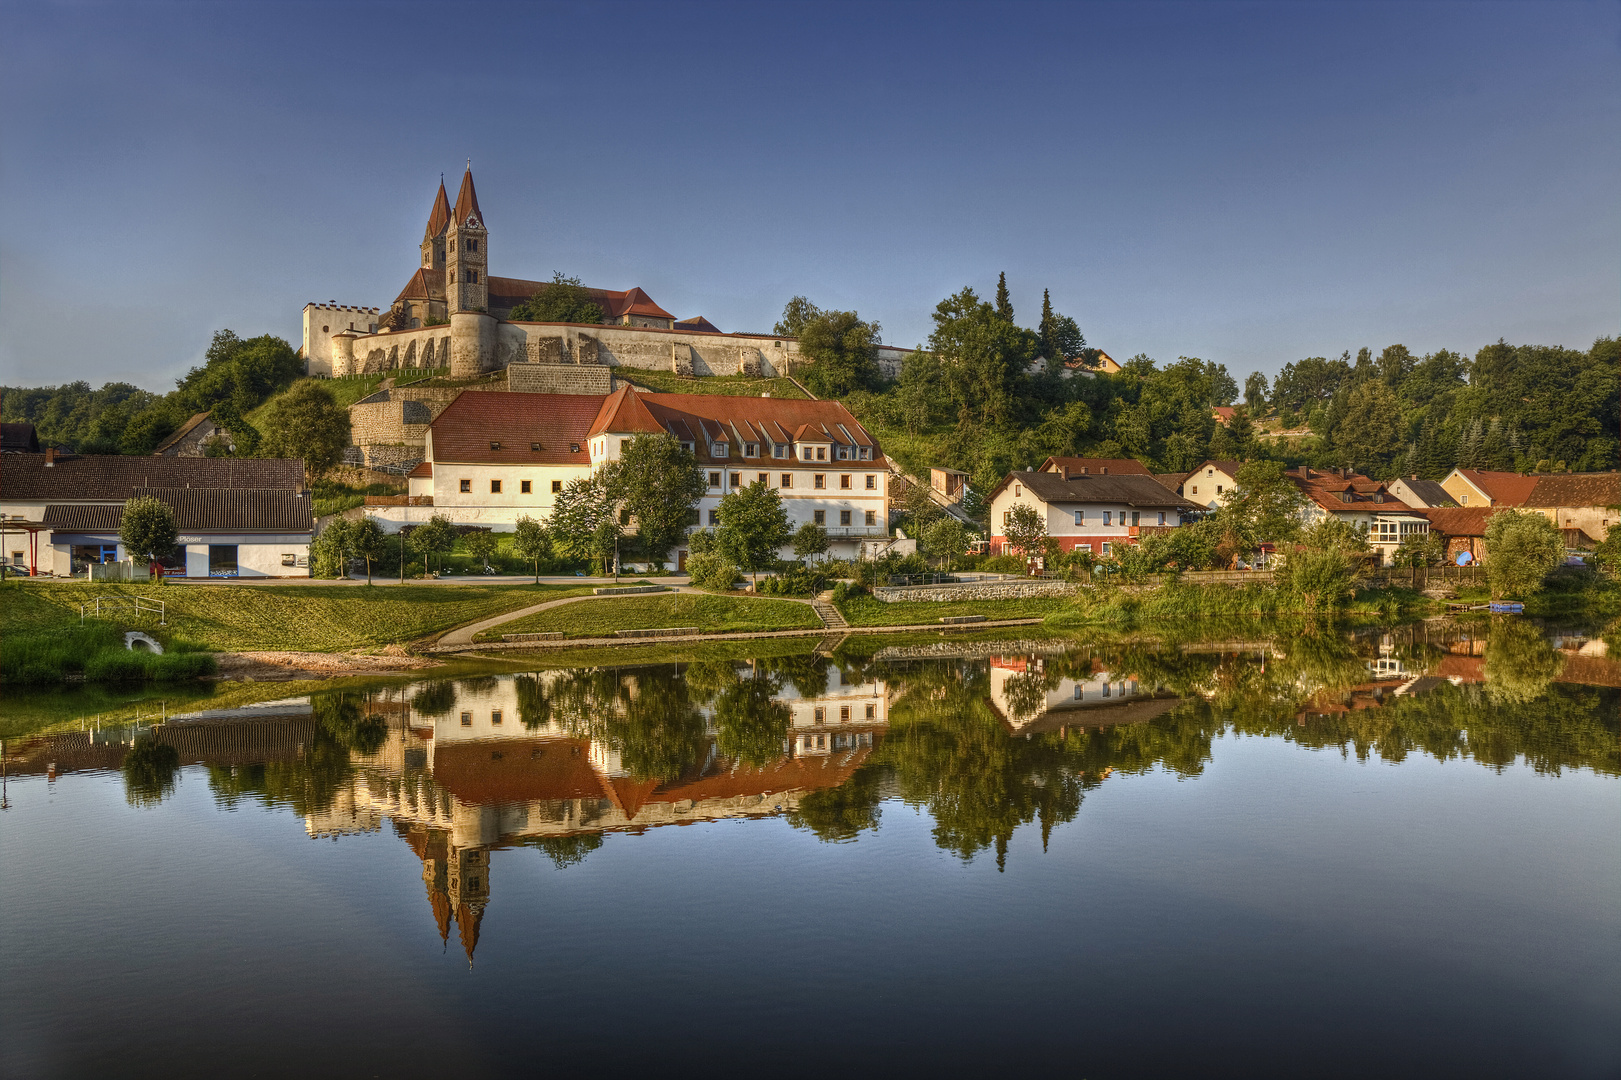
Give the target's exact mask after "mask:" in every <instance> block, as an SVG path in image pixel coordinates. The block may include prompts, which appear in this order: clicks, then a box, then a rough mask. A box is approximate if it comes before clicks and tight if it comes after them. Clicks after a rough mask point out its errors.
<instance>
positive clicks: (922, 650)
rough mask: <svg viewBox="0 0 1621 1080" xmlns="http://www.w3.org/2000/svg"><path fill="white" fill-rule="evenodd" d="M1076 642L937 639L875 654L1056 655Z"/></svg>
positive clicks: (878, 656)
mask: <svg viewBox="0 0 1621 1080" xmlns="http://www.w3.org/2000/svg"><path fill="white" fill-rule="evenodd" d="M1073 645H1074V642H1068V641H1031V640H1029V639H1027V638H1021V639H1018V640H1010V641H963V642H954V641H936V642H931V643H929V644H927V645H886V646H885V647H884V648H882V649H879V650H878V651H877V652H875V653H873V654H872V658H873V659H874V660H962V659H966V658H970V657H982V656H1026V655H1030V654H1032V653H1041V654H1046V655H1056V654H1058V653H1062V652H1065V651H1066V650H1068V649H1069V648H1071V647H1072V646H1073Z"/></svg>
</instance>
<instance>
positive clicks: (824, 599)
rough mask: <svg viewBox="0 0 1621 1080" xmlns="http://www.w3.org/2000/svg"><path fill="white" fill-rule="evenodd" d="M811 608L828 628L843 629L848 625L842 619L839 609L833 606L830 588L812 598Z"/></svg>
mask: <svg viewBox="0 0 1621 1080" xmlns="http://www.w3.org/2000/svg"><path fill="white" fill-rule="evenodd" d="M811 610H813V611H815V612H816V615H817V617H818V618H820V619H821V620H822V625H823V626H825V627H827V628H828V629H829V630H845V629H848V628H849V626H850V624H849V623H847V622H845V621H844V616H843V615H840V614H839V609H838V608H836V607H834V606H833V590H832V589H828V590H827V591H826V592H823V593H822V594H820V595H819V596H817V597H816V599H814V600H812V601H811Z"/></svg>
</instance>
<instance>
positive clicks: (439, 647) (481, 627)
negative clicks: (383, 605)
mask: <svg viewBox="0 0 1621 1080" xmlns="http://www.w3.org/2000/svg"><path fill="white" fill-rule="evenodd" d="M661 584H663V583H661ZM666 589H667V590H668V592H669V593H698V594H700V595H704V590H702V589H694V588H693V587H692V586H690V585H676V584H674V583H673V582H672V583H669V584H667V585H666ZM636 595H638V594H636V593H611V594H609V595H606V596H565V597H563V598H562V599H561V600H547V601H546V602H544V603H540V604H532V605H530V606H529V607H526V608H519V609H518V610H517V611H509V612H507V613H506V614H504V615H495V616H492V617H491V618H488V619H484V620H482V621H480V622H476V623H468V624H467V625H466V626H458V627H456V628H455V629H454V630H446V631H445V632H444V633H443V634H441V635H440V636H439V640H438V641H436V642H434V644H433V645H432V646H431V648H432V649H433V650H434V651H436V652H444V651H459V650H462V649H466V648H472V647H473V646H474V641H473V639H474V638H476V637H478V635H480V634H482V633H484V632H485V631H486V630H491V629H494V628H495V627H497V626H502V625H504V624H506V623H509V622H513V621H514V620H516V619H522V618H525V617H527V616H530V615H533V614H535V613H536V612H537V611H545V610H546V609H547V608H554V607H561V606H562V605H564V604H575V603H580V602H582V601H587V600H625V599H628V598H629V597H631V596H636ZM640 595H643V596H665V595H668V593H642V594H640ZM751 599H753V598H751ZM764 599H768V600H792V601H793V602H794V603H796V604H806V605H808V606H809V607H810V608H811V610H812V611H816V605H815V604H813V603H812V602H811V601H809V600H801V599H799V598H798V597H793V596H773V597H765V598H764ZM817 617H818V618H820V619H822V622H823V629H821V630H807V631H800V632H801V633H813V634H820V633H824V632H825V631H826V628H827V619H826V617H825V616H823V615H822V614H821V612H819V611H818V612H817ZM697 636H699V635H694V637H697ZM708 636H711V637H719V638H724V637H727V636H736V635H725V634H719V635H708ZM575 640H577V641H578V640H589V641H597V640H609V641H619V640H620V639H619V638H608V639H598V638H587V639H579V638H576V639H575ZM633 640H640V641H642V642H646V641H647V640H648V639H647V638H640V639H633ZM655 640H656V639H655ZM681 640H682V641H690V640H692V638H687V637H683V638H682V639H681ZM537 644H541V645H544V644H545V643H544V642H533V641H524V642H481V643H479V644H478V647H479V648H492V647H501V646H506V647H511V646H513V645H522V646H525V647H529V648H533V647H534V646H535V645H537ZM554 644H562V642H556V643H554Z"/></svg>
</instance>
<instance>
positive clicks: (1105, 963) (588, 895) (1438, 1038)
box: [0, 620, 1621, 1078]
mask: <svg viewBox="0 0 1621 1080" xmlns="http://www.w3.org/2000/svg"><path fill="white" fill-rule="evenodd" d="M1618 686H1621V662H1618V661H1617V660H1614V659H1611V658H1610V657H1609V656H1608V655H1607V652H1606V649H1605V647H1604V644H1603V642H1602V641H1595V640H1587V639H1585V638H1583V637H1581V636H1579V635H1577V636H1564V635H1557V634H1548V633H1543V632H1541V631H1538V630H1537V629H1535V628H1534V627H1531V626H1529V625H1527V624H1524V623H1515V622H1510V621H1506V620H1505V621H1503V622H1501V623H1499V624H1497V625H1495V626H1493V627H1491V628H1490V630H1487V629H1486V628H1484V627H1482V628H1479V629H1477V630H1475V631H1473V632H1467V633H1466V632H1460V631H1455V630H1454V631H1447V632H1436V631H1426V630H1424V629H1422V628H1406V629H1402V630H1397V631H1393V632H1391V633H1389V634H1385V635H1381V634H1378V633H1373V634H1364V635H1355V636H1352V635H1341V636H1309V635H1306V636H1289V635H1283V636H1279V637H1275V638H1272V639H1270V640H1262V641H1256V642H1244V641H1233V642H1220V643H1215V644H1211V645H1204V646H1197V645H1195V646H1187V647H1185V648H1181V649H1163V648H1153V647H1148V646H1107V645H1090V646H1089V645H1082V644H1075V643H1070V644H1063V643H1058V644H1051V643H1049V644H1038V643H1033V642H1004V643H998V644H957V643H942V644H940V645H934V646H929V647H927V649H897V648H890V649H887V650H884V651H881V652H879V653H878V654H877V655H875V656H862V657H851V656H845V655H843V654H842V653H841V654H839V655H837V656H836V657H826V656H816V655H805V656H790V657H778V658H770V659H761V660H737V661H731V662H705V663H670V664H662V665H651V666H631V667H603V668H590V669H572V670H565V671H539V672H534V673H529V674H519V675H502V676H491V677H480V678H472V679H461V680H455V681H443V680H441V681H431V682H420V683H415V684H409V685H407V684H403V683H393V684H388V685H382V684H376V685H371V686H369V687H364V688H360V689H352V688H349V689H346V688H340V687H339V686H338V684H334V689H333V690H332V691H330V692H327V693H320V694H316V695H314V696H313V697H307V698H294V699H287V700H285V701H282V702H276V703H271V704H267V705H261V706H256V707H253V708H249V709H237V710H215V711H213V712H210V711H206V704H207V703H206V702H204V703H201V704H200V705H199V703H193V704H192V705H190V706H184V708H187V709H189V710H190V713H189V715H181V716H175V715H172V712H173V710H171V709H170V708H169V706H168V705H164V704H160V703H159V702H157V701H153V702H151V703H149V704H150V707H149V708H147V709H146V711H147V712H158V713H160V715H163V716H164V718H165V722H161V723H156V724H154V723H152V722H151V718H150V717H149V716H142V717H141V718H140V719H139V720H138V721H134V722H132V721H133V717H132V716H131V714H130V713H129V712H128V711H127V710H126V711H124V712H122V713H119V714H118V715H117V717H116V719H117V720H118V723H109V722H108V720H107V717H106V715H103V716H102V717H101V721H100V724H99V727H98V720H97V716H96V715H95V714H94V712H93V711H89V710H87V711H86V712H85V715H84V716H82V717H81V716H80V715H78V713H77V712H76V711H75V710H76V709H78V708H82V707H84V706H86V705H87V699H86V700H80V699H77V698H74V697H72V696H62V697H58V698H54V699H50V701H52V702H55V703H56V704H55V705H48V706H47V707H48V708H56V709H57V710H58V711H59V713H60V715H59V716H58V717H57V721H58V725H57V727H56V729H55V731H54V732H53V733H48V734H42V735H35V736H23V737H12V738H9V739H7V740H6V742H5V747H4V751H5V764H6V773H7V777H6V781H5V799H4V802H5V809H4V811H3V814H0V859H3V862H0V866H3V873H0V929H3V931H4V943H5V947H4V949H3V950H0V1017H3V1018H4V1025H3V1032H0V1073H3V1074H4V1075H6V1076H17V1077H35V1076H39V1077H52V1076H85V1075H91V1074H105V1075H118V1076H159V1075H161V1076H282V1075H295V1074H296V1075H318V1076H326V1075H331V1076H345V1077H353V1076H419V1075H425V1074H429V1073H436V1074H440V1075H454V1076H485V1075H513V1074H525V1075H527V1074H533V1073H542V1072H555V1073H557V1074H559V1075H574V1074H577V1073H579V1072H580V1071H582V1070H591V1071H592V1072H594V1073H598V1074H609V1075H616V1074H620V1073H623V1072H627V1071H629V1070H632V1069H636V1070H654V1071H656V1072H657V1074H659V1075H678V1076H685V1075H727V1074H732V1073H738V1072H744V1071H756V1070H758V1071H763V1072H768V1073H774V1074H786V1075H808V1074H825V1073H827V1072H829V1071H830V1070H838V1071H846V1072H847V1071H854V1070H860V1071H861V1072H864V1073H865V1072H880V1071H882V1072H885V1073H896V1074H902V1075H912V1074H917V1075H924V1074H933V1075H942V1074H944V1075H960V1074H968V1073H984V1072H987V1071H997V1072H1004V1071H1010V1070H1019V1071H1023V1070H1027V1069H1031V1068H1038V1069H1047V1070H1054V1071H1058V1070H1061V1071H1062V1075H1072V1076H1080V1077H1100V1078H1101V1077H1130V1076H1163V1075H1178V1074H1185V1075H1202V1076H1209V1075H1234V1076H1353V1075H1355V1076H1365V1075H1399V1076H1408V1075H1412V1076H1419V1075H1422V1076H1471V1077H1477V1076H1572V1077H1615V1076H1618V1075H1621V843H1618V834H1621V780H1618V776H1621V749H1618V735H1621V721H1618V715H1621V690H1617V689H1616V688H1617V687H1618ZM20 707H21V706H20V705H18V704H17V703H16V702H15V701H14V703H13V708H20ZM28 708H30V709H32V710H34V712H35V713H37V712H38V710H39V709H40V708H41V706H40V704H39V702H37V701H35V702H32V703H28ZM64 721H65V722H66V723H65V725H64V724H63V723H62V722H64ZM81 728H82V730H81Z"/></svg>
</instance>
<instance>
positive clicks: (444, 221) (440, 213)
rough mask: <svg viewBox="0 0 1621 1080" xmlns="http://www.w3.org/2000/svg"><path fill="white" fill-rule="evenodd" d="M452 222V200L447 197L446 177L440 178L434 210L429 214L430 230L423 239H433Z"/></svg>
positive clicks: (434, 200)
mask: <svg viewBox="0 0 1621 1080" xmlns="http://www.w3.org/2000/svg"><path fill="white" fill-rule="evenodd" d="M449 224H450V200H449V199H448V198H446V197H445V178H444V177H442V176H441V177H440V178H439V194H438V195H435V196H434V199H433V210H432V212H431V213H429V214H428V231H427V232H426V233H424V234H423V236H422V239H424V240H432V239H433V238H434V237H436V236H438V235H439V234H440V233H442V232H444V231H445V226H446V225H449Z"/></svg>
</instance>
